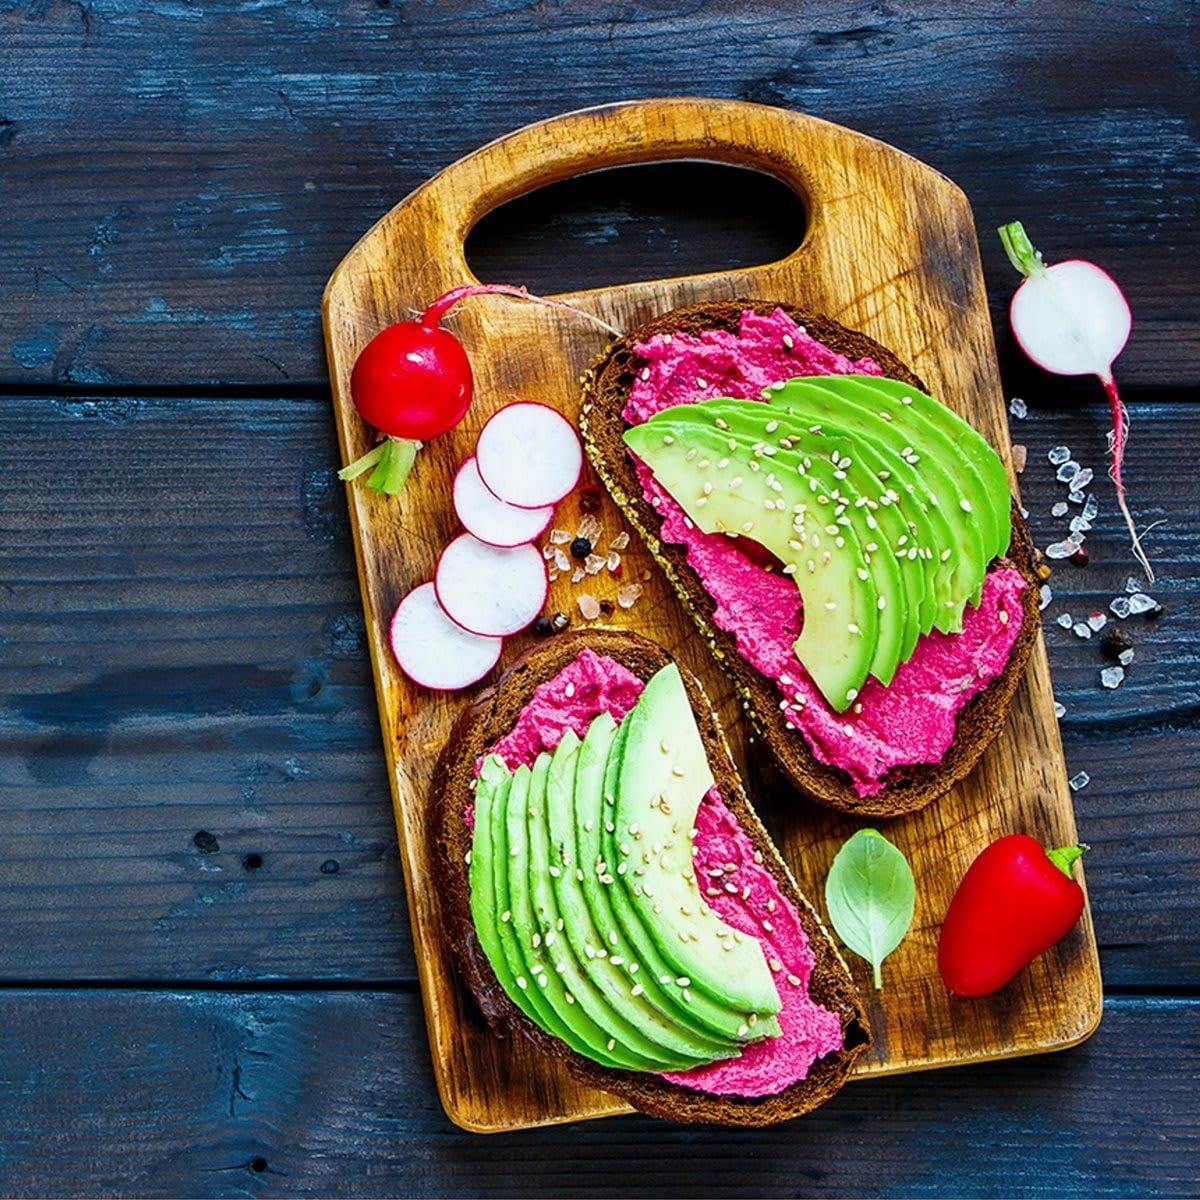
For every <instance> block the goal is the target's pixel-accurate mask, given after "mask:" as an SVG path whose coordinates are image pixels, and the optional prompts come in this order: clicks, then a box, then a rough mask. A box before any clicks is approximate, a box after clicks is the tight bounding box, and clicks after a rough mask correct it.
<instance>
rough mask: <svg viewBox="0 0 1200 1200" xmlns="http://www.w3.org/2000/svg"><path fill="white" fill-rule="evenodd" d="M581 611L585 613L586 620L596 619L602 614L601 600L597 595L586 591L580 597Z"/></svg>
mask: <svg viewBox="0 0 1200 1200" xmlns="http://www.w3.org/2000/svg"><path fill="white" fill-rule="evenodd" d="M579 611H580V612H581V613H582V614H583V616H584V619H585V620H588V621H594V620H595V619H596V618H597V617H598V616H599V615H600V601H599V600H597V599H596V597H595V596H590V595H588V593H587V592H584V593H583V595H582V596H580V597H579Z"/></svg>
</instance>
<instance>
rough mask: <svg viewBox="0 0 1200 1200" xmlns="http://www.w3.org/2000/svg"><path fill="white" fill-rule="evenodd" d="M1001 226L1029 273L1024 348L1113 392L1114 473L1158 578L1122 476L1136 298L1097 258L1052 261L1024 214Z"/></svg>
mask: <svg viewBox="0 0 1200 1200" xmlns="http://www.w3.org/2000/svg"><path fill="white" fill-rule="evenodd" d="M998 232H999V234H1000V241H1001V242H1002V243H1003V245H1004V250H1005V253H1006V254H1007V255H1008V259H1009V262H1011V263H1012V265H1013V266H1014V267H1016V268H1017V270H1018V271H1020V272H1021V274H1022V275H1024V276H1025V281H1024V283H1022V284H1021V286H1020V287H1019V288H1017V290H1016V292H1015V294H1014V295H1013V298H1012V304H1011V305H1010V307H1009V321H1010V323H1011V325H1012V330H1013V335H1014V336H1015V337H1016V339H1017V342H1018V343H1019V344H1020V347H1021V349H1022V350H1024V351H1025V353H1026V354H1027V355H1029V357H1030V358H1031V359H1032V360H1033V361H1034V362H1035V363H1037V365H1038V366H1039V367H1041V368H1043V370H1046V371H1050V372H1052V373H1053V374H1055V375H1095V376H1096V377H1097V378H1098V379H1099V380H1100V384H1101V386H1102V387H1103V388H1104V394H1105V395H1106V396H1107V397H1108V407H1109V411H1110V413H1111V414H1112V430H1111V432H1110V433H1109V435H1108V440H1109V449H1110V450H1111V451H1112V466H1111V468H1110V469H1109V474H1110V475H1111V476H1112V480H1113V484H1114V486H1115V488H1116V492H1117V504H1118V505H1119V507H1120V509H1121V515H1122V516H1123V517H1124V518H1125V524H1126V526H1127V527H1128V529H1129V536H1130V539H1131V540H1132V543H1133V555H1134V557H1135V558H1136V559H1137V561H1138V563H1139V564H1140V565H1141V567H1142V569H1143V570H1144V571H1145V572H1146V578H1147V579H1148V580H1150V582H1151V583H1153V582H1154V571H1153V569H1152V568H1151V566H1150V561H1149V559H1148V558H1147V557H1146V553H1145V551H1144V550H1143V549H1142V541H1141V536H1140V535H1139V533H1138V531H1137V527H1136V526H1135V525H1134V523H1133V516H1132V514H1131V513H1130V511H1129V505H1128V502H1127V501H1126V498H1125V482H1124V480H1123V479H1122V477H1121V470H1122V466H1123V465H1124V461H1125V442H1126V440H1127V439H1128V435H1129V418H1128V416H1127V415H1126V412H1125V407H1124V405H1122V403H1121V397H1120V394H1119V393H1118V392H1117V384H1116V380H1115V379H1114V378H1113V372H1112V366H1113V363H1114V362H1115V361H1116V359H1117V356H1118V355H1119V354H1120V353H1121V351H1122V350H1124V349H1125V343H1126V342H1127V341H1128V340H1129V331H1130V329H1131V328H1132V326H1133V316H1132V314H1131V313H1130V311H1129V304H1128V302H1127V301H1126V299H1125V296H1124V293H1122V291H1121V289H1120V288H1119V287H1118V286H1117V283H1116V280H1114V279H1113V277H1112V276H1111V275H1109V274H1108V272H1107V271H1104V270H1102V269H1101V268H1100V267H1098V266H1096V264H1095V263H1090V262H1085V261H1084V260H1083V259H1079V258H1073V259H1068V260H1067V261H1065V262H1060V263H1054V264H1053V265H1051V266H1047V265H1046V264H1045V263H1044V262H1043V261H1042V256H1041V254H1040V253H1039V252H1038V251H1037V250H1035V249H1034V246H1033V243H1032V242H1031V241H1030V240H1029V237H1028V235H1027V234H1026V233H1025V227H1024V226H1023V225H1022V224H1021V222H1020V221H1010V222H1009V223H1008V224H1007V225H1002V226H1001V227H1000V229H999V231H998Z"/></svg>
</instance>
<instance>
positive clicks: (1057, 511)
mask: <svg viewBox="0 0 1200 1200" xmlns="http://www.w3.org/2000/svg"><path fill="white" fill-rule="evenodd" d="M1050 515H1051V516H1052V517H1065V516H1066V515H1067V502H1066V501H1065V500H1059V501H1058V503H1057V504H1055V505H1054V507H1053V508H1052V509H1051V510H1050Z"/></svg>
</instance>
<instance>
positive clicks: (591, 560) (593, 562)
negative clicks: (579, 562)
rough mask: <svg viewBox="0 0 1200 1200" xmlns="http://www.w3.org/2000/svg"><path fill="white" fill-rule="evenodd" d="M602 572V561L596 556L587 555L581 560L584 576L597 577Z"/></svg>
mask: <svg viewBox="0 0 1200 1200" xmlns="http://www.w3.org/2000/svg"><path fill="white" fill-rule="evenodd" d="M603 570H604V559H602V558H601V557H600V555H598V554H589V555H588V556H587V558H585V559H584V560H583V571H584V574H585V575H599V574H600V572H601V571H603Z"/></svg>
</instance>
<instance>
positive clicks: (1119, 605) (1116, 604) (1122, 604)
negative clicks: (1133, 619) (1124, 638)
mask: <svg viewBox="0 0 1200 1200" xmlns="http://www.w3.org/2000/svg"><path fill="white" fill-rule="evenodd" d="M1108 611H1109V612H1110V613H1112V615H1113V616H1114V617H1118V618H1119V619H1121V620H1124V619H1125V618H1126V617H1127V616H1129V597H1128V596H1115V597H1114V598H1113V602H1112V603H1111V604H1110V605H1109V606H1108Z"/></svg>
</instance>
